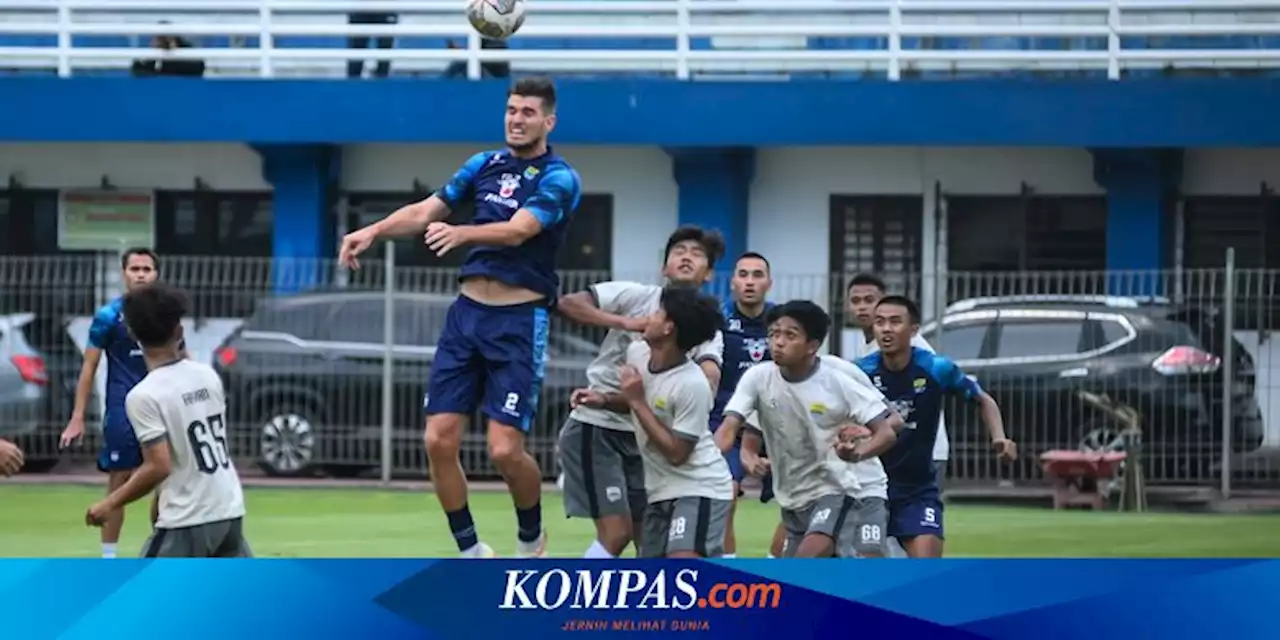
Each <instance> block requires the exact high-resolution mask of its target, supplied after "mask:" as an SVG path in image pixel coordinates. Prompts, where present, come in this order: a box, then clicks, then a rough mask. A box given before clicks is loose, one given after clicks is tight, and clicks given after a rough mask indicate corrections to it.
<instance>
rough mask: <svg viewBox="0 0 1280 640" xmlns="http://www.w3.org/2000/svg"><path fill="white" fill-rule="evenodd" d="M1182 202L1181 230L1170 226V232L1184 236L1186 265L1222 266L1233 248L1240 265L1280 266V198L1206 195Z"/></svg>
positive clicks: (1255, 267) (1184, 266)
mask: <svg viewBox="0 0 1280 640" xmlns="http://www.w3.org/2000/svg"><path fill="white" fill-rule="evenodd" d="M1183 203H1184V204H1183V218H1182V224H1183V228H1182V232H1181V233H1180V234H1177V233H1176V230H1172V229H1171V231H1174V233H1173V234H1171V235H1180V236H1181V237H1182V238H1183V241H1182V267H1183V268H1185V269H1221V268H1222V267H1223V265H1224V261H1225V260H1226V254H1227V249H1228V248H1231V247H1234V248H1235V250H1236V267H1237V268H1241V269H1276V268H1280V200H1277V199H1276V198H1274V197H1271V196H1269V195H1260V196H1207V197H1189V198H1186V199H1185V200H1184V201H1183ZM1174 224H1176V221H1175V222H1174Z"/></svg>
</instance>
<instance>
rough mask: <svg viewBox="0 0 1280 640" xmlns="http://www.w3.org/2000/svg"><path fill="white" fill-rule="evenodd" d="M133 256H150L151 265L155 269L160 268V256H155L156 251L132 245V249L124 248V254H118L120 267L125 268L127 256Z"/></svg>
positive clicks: (127, 260)
mask: <svg viewBox="0 0 1280 640" xmlns="http://www.w3.org/2000/svg"><path fill="white" fill-rule="evenodd" d="M134 256H147V257H148V258H151V266H153V267H155V270H156V271H159V270H160V256H157V255H156V252H154V251H152V250H150V249H148V248H146V247H133V248H132V249H127V250H125V252H124V254H122V255H121V256H120V268H121V269H124V268H127V267H128V266H129V258H132V257H134Z"/></svg>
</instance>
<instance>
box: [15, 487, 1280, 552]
mask: <svg viewBox="0 0 1280 640" xmlns="http://www.w3.org/2000/svg"><path fill="white" fill-rule="evenodd" d="M102 493H103V489H101V488H98V487H85V486H36V485H8V486H4V485H0V556H7V557H97V556H98V555H99V543H98V530H97V529H91V528H89V527H86V526H85V524H84V512H85V510H86V509H87V508H88V507H89V505H91V504H92V503H93V502H94V501H95V500H97V499H98V498H99V497H100V496H101V495H102ZM245 497H246V500H247V501H248V516H247V517H246V520H245V533H246V535H247V536H248V537H249V542H250V544H251V545H252V546H253V549H254V552H255V553H256V554H257V555H258V556H259V557H289V558H293V557H324V558H330V557H345V558H363V557H452V556H455V555H456V554H457V549H456V547H455V546H454V544H453V539H452V538H451V537H450V536H449V530H448V527H447V526H446V524H445V519H444V514H443V513H442V512H441V510H440V506H439V504H437V503H436V501H435V498H434V496H432V495H430V494H428V493H426V492H408V491H375V490H364V489H350V490H343V489H255V488H246V489H245ZM471 509H472V512H473V514H474V516H475V520H476V526H477V528H478V529H479V531H480V535H481V538H482V539H483V540H485V541H486V542H488V543H489V544H490V545H491V546H493V547H494V549H496V550H497V551H498V553H499V554H509V553H512V552H513V551H514V549H515V512H514V511H513V509H512V507H511V499H510V498H509V497H508V496H507V495H506V494H505V493H487V492H486V493H480V492H475V493H472V495H471ZM543 513H544V518H545V522H546V527H547V530H548V534H549V536H550V538H549V553H550V555H552V556H564V557H577V556H580V555H581V554H582V552H583V551H584V550H585V549H586V548H587V545H588V544H590V542H591V539H592V537H593V529H592V526H591V524H590V523H589V522H586V521H582V520H568V519H566V518H565V517H564V508H563V506H562V503H561V501H560V495H559V494H558V493H555V492H550V493H547V494H545V495H544V497H543ZM777 522H778V511H777V507H776V506H774V505H763V504H761V503H760V502H759V501H758V500H756V499H754V498H747V499H744V501H743V502H742V503H741V504H740V505H739V509H738V516H737V527H736V528H737V535H738V556H739V557H763V556H764V555H765V554H766V553H767V552H768V547H769V540H770V538H771V537H772V534H773V528H774V526H775V525H776V524H777ZM946 527H947V555H948V556H950V557H991V558H999V557H1040V558H1045V557H1051V558H1063V557H1067V558H1084V557H1113V558H1116V557H1280V515H1221V514H1183V513H1143V514H1128V513H1111V512H1108V513H1091V512H1084V511H1064V512H1055V511H1051V510H1049V509H1047V508H1046V509H1037V508H1004V507H979V506H969V505H955V506H950V507H948V508H947V512H946ZM149 529H150V527H149V525H148V523H147V504H146V503H145V502H144V501H139V502H138V503H135V504H134V505H132V506H131V507H130V509H129V513H128V516H127V519H126V522H125V530H124V535H123V537H122V539H121V541H120V555H121V556H123V557H130V556H136V555H137V553H138V551H139V550H140V549H141V547H142V544H143V542H144V540H145V539H146V536H147V534H148V533H149Z"/></svg>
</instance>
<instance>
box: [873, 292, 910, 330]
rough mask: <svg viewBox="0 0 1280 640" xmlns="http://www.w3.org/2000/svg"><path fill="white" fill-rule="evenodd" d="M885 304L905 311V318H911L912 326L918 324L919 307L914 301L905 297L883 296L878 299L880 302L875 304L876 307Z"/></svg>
mask: <svg viewBox="0 0 1280 640" xmlns="http://www.w3.org/2000/svg"><path fill="white" fill-rule="evenodd" d="M886 304H893V305H897V306H899V307H902V308H903V309H906V310H907V316H908V317H910V318H911V322H912V323H913V324H920V306H919V305H917V304H916V303H915V301H914V300H912V299H911V298H908V297H906V296H885V297H883V298H880V302H877V303H876V307H880V306H883V305H886Z"/></svg>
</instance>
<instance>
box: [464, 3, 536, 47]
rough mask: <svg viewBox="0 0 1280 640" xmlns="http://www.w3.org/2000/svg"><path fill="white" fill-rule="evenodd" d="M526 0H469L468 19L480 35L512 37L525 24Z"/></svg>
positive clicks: (497, 38) (494, 37) (499, 37)
mask: <svg viewBox="0 0 1280 640" xmlns="http://www.w3.org/2000/svg"><path fill="white" fill-rule="evenodd" d="M524 2H525V0H467V20H468V21H469V22H471V26H472V27H474V28H475V30H476V31H478V32H479V33H480V35H482V36H484V37H486V38H492V39H494V40H503V39H505V38H510V37H511V36H512V34H514V33H515V32H516V31H519V30H520V25H522V24H524Z"/></svg>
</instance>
